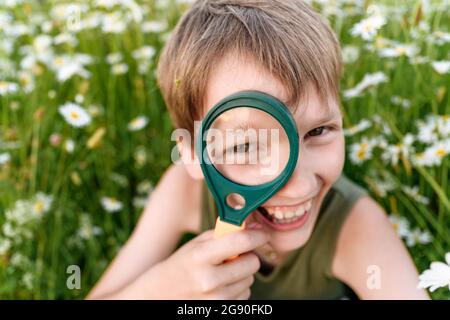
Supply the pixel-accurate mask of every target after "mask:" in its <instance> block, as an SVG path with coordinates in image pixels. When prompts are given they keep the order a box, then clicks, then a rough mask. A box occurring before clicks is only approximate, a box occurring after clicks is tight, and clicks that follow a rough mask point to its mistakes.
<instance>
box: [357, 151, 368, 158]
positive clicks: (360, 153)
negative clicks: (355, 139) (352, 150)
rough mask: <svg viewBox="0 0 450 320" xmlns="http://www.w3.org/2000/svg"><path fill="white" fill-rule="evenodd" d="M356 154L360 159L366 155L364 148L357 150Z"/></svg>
mask: <svg viewBox="0 0 450 320" xmlns="http://www.w3.org/2000/svg"><path fill="white" fill-rule="evenodd" d="M356 156H357V157H358V159H361V160H362V159H364V158H365V157H366V150H364V149H361V150H359V151H358V153H357V154H356Z"/></svg>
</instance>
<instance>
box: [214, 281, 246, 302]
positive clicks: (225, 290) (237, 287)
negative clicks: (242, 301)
mask: <svg viewBox="0 0 450 320" xmlns="http://www.w3.org/2000/svg"><path fill="white" fill-rule="evenodd" d="M253 281H254V278H253V276H251V277H247V278H244V279H243V280H240V281H237V282H234V283H232V284H230V285H228V286H225V287H222V289H220V290H219V291H218V292H217V295H218V296H219V297H220V298H225V299H236V298H237V297H239V296H240V295H242V293H243V292H244V291H247V290H248V289H249V288H250V286H251V285H252V284H253Z"/></svg>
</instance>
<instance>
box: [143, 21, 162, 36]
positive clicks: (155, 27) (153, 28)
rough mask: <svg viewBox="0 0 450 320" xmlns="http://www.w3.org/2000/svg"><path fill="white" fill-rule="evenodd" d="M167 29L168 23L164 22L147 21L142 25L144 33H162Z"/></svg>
mask: <svg viewBox="0 0 450 320" xmlns="http://www.w3.org/2000/svg"><path fill="white" fill-rule="evenodd" d="M166 29H167V23H166V22H162V21H146V22H144V23H143V24H142V26H141V30H142V32H144V33H148V32H154V33H160V32H163V31H164V30H166Z"/></svg>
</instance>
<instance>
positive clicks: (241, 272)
mask: <svg viewBox="0 0 450 320" xmlns="http://www.w3.org/2000/svg"><path fill="white" fill-rule="evenodd" d="M259 267H260V262H259V258H258V257H257V256H256V254H254V253H244V254H242V255H240V256H239V257H238V258H237V259H235V260H233V261H231V262H228V263H224V264H221V265H218V266H217V267H216V268H215V271H214V272H215V273H216V274H217V276H216V277H217V281H218V285H219V286H224V285H228V284H230V283H234V282H237V281H240V280H242V279H244V278H247V277H249V276H253V274H255V273H256V272H257V271H258V270H259Z"/></svg>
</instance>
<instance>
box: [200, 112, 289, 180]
mask: <svg viewBox="0 0 450 320" xmlns="http://www.w3.org/2000/svg"><path fill="white" fill-rule="evenodd" d="M206 141H207V147H206V152H207V153H208V156H209V159H210V161H211V163H212V164H213V165H214V166H215V168H216V169H217V170H218V171H219V172H220V173H221V174H222V175H223V176H225V177H226V178H228V179H230V180H232V181H233V182H236V183H239V184H243V185H250V186H252V185H253V186H254V185H260V184H263V183H266V182H269V181H272V180H274V179H275V178H276V177H277V176H278V175H279V174H280V173H281V172H282V171H283V169H284V168H285V166H286V164H287V162H288V160H289V153H290V152H289V151H290V148H289V140H288V137H287V134H286V132H285V130H284V128H283V127H282V125H281V124H280V123H279V122H278V121H277V120H276V119H275V118H274V117H273V116H271V115H270V114H268V113H267V112H264V111H262V110H259V109H256V108H253V107H247V106H242V107H236V108H233V109H230V110H228V111H226V112H224V113H222V114H221V115H220V116H219V117H218V118H217V119H216V120H215V121H214V122H213V124H212V125H211V127H210V128H209V129H208V131H207V134H206Z"/></svg>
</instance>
